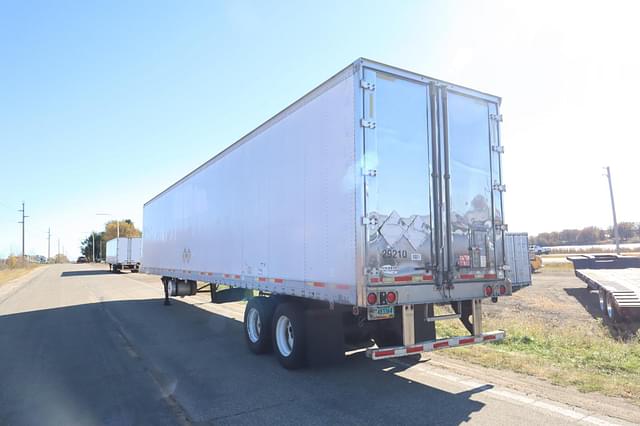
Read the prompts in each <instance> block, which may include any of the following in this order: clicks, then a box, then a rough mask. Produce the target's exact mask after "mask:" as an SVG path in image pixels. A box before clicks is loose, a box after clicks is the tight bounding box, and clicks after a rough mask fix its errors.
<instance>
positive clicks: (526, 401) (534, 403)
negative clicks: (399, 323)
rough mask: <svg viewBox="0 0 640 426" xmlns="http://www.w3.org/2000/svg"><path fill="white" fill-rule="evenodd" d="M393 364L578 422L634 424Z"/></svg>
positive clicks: (401, 363) (472, 381) (461, 377)
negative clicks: (481, 389)
mask: <svg viewBox="0 0 640 426" xmlns="http://www.w3.org/2000/svg"><path fill="white" fill-rule="evenodd" d="M389 361H390V362H391V363H393V364H397V365H401V366H402V367H406V368H412V369H413V371H414V372H415V370H416V369H417V370H418V372H419V373H420V374H422V375H424V376H431V377H436V378H438V379H442V380H446V381H448V382H452V383H455V384H458V385H462V386H463V387H464V388H465V390H472V389H477V388H480V387H483V386H492V387H491V388H490V389H487V390H485V391H484V392H483V393H487V394H491V395H492V396H493V397H498V398H500V399H503V400H507V401H511V402H516V403H519V404H523V405H528V406H530V407H535V408H537V409H539V410H542V411H546V412H550V413H555V414H559V415H561V416H564V417H568V418H570V419H573V420H575V421H577V422H578V423H589V424H595V425H618V426H621V425H622V426H627V425H632V423H629V422H626V421H624V420H620V419H612V418H610V417H606V416H598V415H596V414H593V413H589V412H587V411H585V410H583V409H580V408H574V407H572V406H570V405H567V404H563V403H560V402H555V401H554V402H552V401H549V400H544V399H540V398H538V399H535V398H531V397H529V396H526V395H525V394H522V393H519V392H515V391H512V390H506V389H501V388H498V387H496V385H494V384H491V383H482V382H476V381H474V380H470V379H468V378H466V377H463V376H458V375H454V374H450V373H443V372H436V371H433V370H431V369H430V368H427V367H425V366H423V365H412V364H409V363H405V362H403V361H401V360H398V359H392V360H389Z"/></svg>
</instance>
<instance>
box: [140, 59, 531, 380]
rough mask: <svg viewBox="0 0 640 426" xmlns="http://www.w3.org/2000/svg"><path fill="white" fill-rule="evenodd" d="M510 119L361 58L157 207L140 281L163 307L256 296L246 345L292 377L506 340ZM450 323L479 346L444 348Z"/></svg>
mask: <svg viewBox="0 0 640 426" xmlns="http://www.w3.org/2000/svg"><path fill="white" fill-rule="evenodd" d="M499 105H500V98H498V97H496V96H493V95H489V94H486V93H482V92H479V91H476V90H472V89H468V88H465V87H461V86H458V85H454V84H450V83H447V82H444V81H441V80H436V79H433V78H429V77H426V76H423V75H420V74H416V73H413V72H409V71H405V70H402V69H399V68H394V67H391V66H387V65H383V64H380V63H377V62H373V61H370V60H367V59H358V60H356V61H355V62H354V63H352V64H350V65H349V66H347V67H346V68H345V69H343V70H342V71H340V72H339V73H337V74H336V75H334V76H333V77H331V78H330V79H329V80H327V81H326V82H324V83H322V84H321V85H320V86H318V87H317V88H315V89H314V90H312V91H311V92H309V93H308V94H307V95H305V96H303V97H302V98H300V99H299V100H298V101H296V102H295V103H293V104H292V105H290V106H289V107H287V108H286V109H284V110H283V111H282V112H280V113H278V114H277V115H275V116H274V117H273V118H271V119H270V120H268V121H267V122H265V123H264V124H262V125H261V126H259V127H258V128H256V129H255V130H253V131H252V132H250V133H249V134H247V135H246V136H244V137H243V138H242V139H240V140H239V141H237V142H236V143H234V144H233V145H231V146H229V147H228V148H227V149H225V150H224V151H222V152H221V153H219V154H218V155H216V156H215V157H214V158H212V159H210V160H209V161H207V162H206V163H204V164H203V165H202V166H200V167H198V168H197V169H196V170H194V171H192V172H191V173H189V174H188V175H187V176H185V177H184V178H182V179H181V180H179V181H178V182H176V183H175V184H173V185H172V186H170V187H169V188H167V189H166V190H165V191H163V192H161V193H160V194H159V195H157V196H156V197H154V198H153V199H151V200H150V201H149V202H147V203H146V204H145V206H144V234H143V235H144V237H143V238H144V261H143V265H142V269H143V271H144V272H147V273H150V274H157V275H160V276H161V277H162V283H163V284H164V289H165V303H168V301H169V299H168V298H169V297H170V296H187V295H192V294H195V293H196V292H197V291H198V286H197V285H196V282H197V281H201V282H205V283H210V284H211V285H210V288H211V291H212V298H213V294H214V292H215V290H216V288H217V285H219V284H223V285H228V286H232V287H241V288H245V289H253V290H256V291H257V292H253V294H256V293H257V294H259V296H256V297H251V298H250V299H249V301H248V303H247V306H246V309H245V319H244V333H245V337H246V341H247V344H248V346H249V348H250V350H252V351H253V352H255V353H265V352H269V351H271V350H274V351H275V353H276V355H277V357H278V359H279V361H280V363H281V364H282V365H283V366H284V367H286V368H298V367H301V366H303V365H305V364H306V363H307V361H309V360H311V361H313V362H316V361H318V360H327V359H335V358H341V357H344V354H345V350H346V348H353V347H363V348H364V347H366V348H367V349H366V353H367V355H368V356H369V357H370V358H372V359H383V358H392V357H401V356H405V355H410V354H417V353H421V352H424V351H432V350H436V349H441V348H447V347H453V346H460V345H471V344H476V343H483V342H487V341H496V340H500V339H503V337H504V332H503V331H500V330H498V331H491V332H483V331H482V321H481V319H482V315H481V308H482V301H483V300H486V299H491V300H492V301H494V302H496V301H497V299H498V297H502V296H509V295H510V294H511V291H512V282H511V280H510V279H508V278H507V275H506V271H508V270H509V268H510V267H512V266H513V265H507V264H506V262H505V250H504V232H505V230H506V225H505V223H504V218H503V207H502V206H503V192H504V190H505V187H504V185H503V183H502V176H501V161H502V153H503V149H502V145H501V141H500V124H499V123H500V121H501V115H500V111H499ZM524 252H525V253H526V250H525V251H524ZM516 261H521V262H525V264H526V265H528V258H527V257H525V258H524V259H520V260H516ZM528 279H529V280H530V277H529V278H528ZM518 284H519V285H522V284H523V283H518ZM201 288H204V287H201ZM436 304H445V305H450V306H451V308H452V311H453V312H454V313H450V314H447V315H440V316H436V315H434V305H436ZM450 319H460V320H461V321H462V323H463V324H464V325H465V326H466V328H467V329H468V331H469V334H468V335H466V336H457V337H449V338H437V337H436V326H435V324H436V322H437V321H440V320H450ZM373 342H375V343H376V344H377V347H376V346H375V345H374V344H373Z"/></svg>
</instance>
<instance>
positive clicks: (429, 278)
mask: <svg viewBox="0 0 640 426" xmlns="http://www.w3.org/2000/svg"><path fill="white" fill-rule="evenodd" d="M422 279H423V280H425V281H433V275H423V276H422Z"/></svg>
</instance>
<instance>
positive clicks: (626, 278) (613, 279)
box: [567, 255, 640, 322]
mask: <svg viewBox="0 0 640 426" xmlns="http://www.w3.org/2000/svg"><path fill="white" fill-rule="evenodd" d="M567 259H569V260H570V261H571V262H572V263H573V266H574V268H575V273H576V276H577V277H578V278H580V279H581V280H582V281H584V282H585V283H587V285H588V286H589V288H592V289H594V290H598V298H599V301H600V309H601V310H602V312H603V314H604V315H605V316H606V317H607V318H609V319H610V320H611V321H614V322H618V321H622V320H628V319H631V318H633V317H636V318H637V317H640V257H632V256H619V255H580V256H569V257H567Z"/></svg>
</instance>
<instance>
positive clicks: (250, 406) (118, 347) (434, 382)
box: [0, 265, 624, 425]
mask: <svg viewBox="0 0 640 426" xmlns="http://www.w3.org/2000/svg"><path fill="white" fill-rule="evenodd" d="M161 296H162V292H161V286H160V284H159V279H158V277H153V276H147V275H144V274H126V273H125V274H111V273H109V272H108V271H106V268H104V267H103V266H96V265H51V266H47V267H43V268H40V269H39V270H37V271H36V272H34V273H32V274H30V275H29V276H28V277H26V278H24V279H21V280H18V281H16V282H14V283H9V284H6V285H4V286H0V424H2V425H23V424H25V425H48V424H51V425H72V424H82V425H93V424H98V425H128V424H152V425H163V424H171V425H172V424H199V423H204V424H260V425H264V424H295V425H298V424H317V425H327V424H387V425H388V424H446V425H453V424H460V423H465V422H470V423H474V424H487V425H489V424H490V425H500V424H504V425H513V424H521V425H524V424H540V425H542V424H544V425H550V424H553V425H558V424H573V423H576V422H578V423H587V424H607V423H618V424H624V423H623V422H621V421H619V420H615V419H613V418H610V417H605V416H603V415H601V414H598V413H594V412H590V411H589V409H588V407H587V408H586V409H585V408H576V407H571V406H568V405H565V404H561V403H558V402H554V401H551V400H545V399H543V398H539V397H532V396H531V395H528V394H526V393H520V392H516V391H513V390H511V389H505V388H501V387H500V386H499V385H496V384H494V383H493V382H492V381H491V380H490V378H487V380H477V379H473V378H469V377H466V376H460V375H457V374H455V373H452V372H451V371H449V370H447V369H443V368H441V367H438V366H436V365H432V364H431V363H430V362H428V361H426V362H417V360H400V361H376V362H374V361H370V360H368V359H366V358H365V357H364V356H363V355H362V354H361V353H356V354H352V355H350V356H349V357H348V358H347V360H346V361H345V362H344V363H342V364H341V365H338V366H334V367H326V368H322V369H307V370H299V371H287V370H284V369H282V368H281V367H280V366H279V365H278V363H277V361H276V360H275V358H274V357H272V356H269V355H265V356H256V355H253V354H251V353H250V352H249V351H248V350H247V349H246V347H245V343H244V340H243V336H242V324H241V323H240V322H239V321H238V320H239V319H240V318H241V316H242V310H243V306H242V304H240V303H230V304H223V305H217V304H216V305H213V304H211V303H209V302H208V295H203V296H196V297H194V298H185V299H182V301H181V300H176V301H174V303H173V304H172V306H170V307H165V306H163V304H162V300H161ZM423 358H424V357H423Z"/></svg>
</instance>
